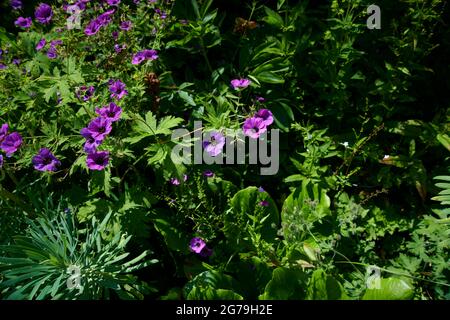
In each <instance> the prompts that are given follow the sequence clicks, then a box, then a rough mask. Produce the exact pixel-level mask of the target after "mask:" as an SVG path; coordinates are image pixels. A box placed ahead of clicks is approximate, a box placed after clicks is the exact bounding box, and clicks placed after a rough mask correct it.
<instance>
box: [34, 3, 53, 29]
mask: <svg viewBox="0 0 450 320" xmlns="http://www.w3.org/2000/svg"><path fill="white" fill-rule="evenodd" d="M34 16H35V17H36V20H37V21H39V22H40V23H42V24H48V23H50V21H51V20H52V17H53V11H52V7H51V6H49V5H48V4H46V3H41V4H40V5H39V6H38V7H37V8H36V10H35V11H34Z"/></svg>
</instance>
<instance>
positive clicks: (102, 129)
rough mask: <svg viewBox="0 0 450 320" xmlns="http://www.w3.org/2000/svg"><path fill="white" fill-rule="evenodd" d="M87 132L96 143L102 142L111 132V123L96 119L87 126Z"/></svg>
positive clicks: (106, 120) (104, 119)
mask: <svg viewBox="0 0 450 320" xmlns="http://www.w3.org/2000/svg"><path fill="white" fill-rule="evenodd" d="M87 128H88V130H89V131H90V132H91V134H92V137H93V138H94V139H95V140H97V141H103V140H104V139H105V138H106V136H107V135H108V134H109V133H110V132H111V130H112V122H111V121H110V120H109V119H106V118H103V117H98V118H95V119H94V120H92V121H91V122H90V123H89V125H88V127H87Z"/></svg>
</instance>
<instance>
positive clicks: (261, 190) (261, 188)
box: [258, 187, 266, 192]
mask: <svg viewBox="0 0 450 320" xmlns="http://www.w3.org/2000/svg"><path fill="white" fill-rule="evenodd" d="M258 191H259V192H266V190H264V188H263V187H259V188H258Z"/></svg>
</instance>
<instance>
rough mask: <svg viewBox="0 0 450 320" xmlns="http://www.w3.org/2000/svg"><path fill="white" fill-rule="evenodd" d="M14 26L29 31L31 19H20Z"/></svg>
mask: <svg viewBox="0 0 450 320" xmlns="http://www.w3.org/2000/svg"><path fill="white" fill-rule="evenodd" d="M14 24H15V25H16V26H18V27H20V28H24V29H27V28H29V27H31V24H32V21H31V18H24V17H18V18H17V20H16V21H15V22H14Z"/></svg>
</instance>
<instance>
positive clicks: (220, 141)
mask: <svg viewBox="0 0 450 320" xmlns="http://www.w3.org/2000/svg"><path fill="white" fill-rule="evenodd" d="M224 145H225V137H224V136H223V134H221V133H220V132H217V131H213V132H212V133H211V138H210V140H209V141H208V140H205V141H203V148H204V149H205V150H206V152H208V154H209V155H210V156H211V157H215V156H217V155H219V154H220V153H221V152H222V149H223V146H224Z"/></svg>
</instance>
